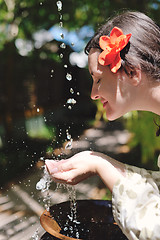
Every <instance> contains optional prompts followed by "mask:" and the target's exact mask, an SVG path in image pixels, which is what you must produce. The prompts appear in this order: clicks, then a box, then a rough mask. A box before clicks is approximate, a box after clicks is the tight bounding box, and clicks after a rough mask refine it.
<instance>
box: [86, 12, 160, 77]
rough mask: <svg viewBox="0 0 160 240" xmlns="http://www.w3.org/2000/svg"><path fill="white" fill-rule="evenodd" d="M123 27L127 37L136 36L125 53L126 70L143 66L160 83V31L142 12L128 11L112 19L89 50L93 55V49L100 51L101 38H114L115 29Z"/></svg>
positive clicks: (99, 30)
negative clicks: (112, 36) (91, 50)
mask: <svg viewBox="0 0 160 240" xmlns="http://www.w3.org/2000/svg"><path fill="white" fill-rule="evenodd" d="M115 26H116V27H119V28H121V29H122V31H123V33H124V34H128V33H132V36H131V38H130V41H129V43H128V44H127V46H126V47H125V48H124V49H123V50H122V51H121V53H120V54H121V58H122V67H123V68H124V70H125V71H126V72H127V70H126V69H127V67H129V68H130V69H134V68H135V67H139V66H140V68H141V69H142V71H144V72H145V73H146V75H149V76H150V77H151V78H154V79H155V80H157V81H160V28H159V26H158V25H157V24H156V23H155V22H154V21H153V20H152V19H151V18H149V17H148V16H146V15H145V14H144V13H141V12H134V11H126V12H123V13H121V14H119V15H117V16H114V17H113V18H112V19H110V20H108V21H107V23H105V24H104V25H103V26H101V27H100V28H99V29H98V31H97V32H96V33H95V35H94V36H93V38H92V39H91V40H90V41H89V42H88V44H87V45H86V47H85V53H86V54H89V51H90V49H91V48H98V49H100V50H101V48H100V46H99V38H100V36H102V35H108V36H109V35H110V32H111V30H112V29H113V27H115Z"/></svg>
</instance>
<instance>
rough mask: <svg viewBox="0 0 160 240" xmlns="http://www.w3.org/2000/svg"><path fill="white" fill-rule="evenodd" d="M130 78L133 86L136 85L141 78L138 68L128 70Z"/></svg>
mask: <svg viewBox="0 0 160 240" xmlns="http://www.w3.org/2000/svg"><path fill="white" fill-rule="evenodd" d="M130 80H131V83H132V84H133V86H135V87H136V86H138V85H139V84H140V82H141V80H142V74H141V69H140V68H135V69H134V70H132V71H131V72H130Z"/></svg>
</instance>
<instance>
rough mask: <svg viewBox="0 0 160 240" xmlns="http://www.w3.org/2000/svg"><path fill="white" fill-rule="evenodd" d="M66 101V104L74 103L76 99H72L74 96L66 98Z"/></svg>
mask: <svg viewBox="0 0 160 240" xmlns="http://www.w3.org/2000/svg"><path fill="white" fill-rule="evenodd" d="M67 103H68V104H73V105H74V104H76V100H75V99H74V98H69V99H68V100H67Z"/></svg>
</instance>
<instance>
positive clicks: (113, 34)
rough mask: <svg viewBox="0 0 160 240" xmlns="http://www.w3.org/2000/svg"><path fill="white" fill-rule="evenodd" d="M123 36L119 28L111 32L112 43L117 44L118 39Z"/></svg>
mask: <svg viewBox="0 0 160 240" xmlns="http://www.w3.org/2000/svg"><path fill="white" fill-rule="evenodd" d="M121 35H123V32H122V30H121V29H120V28H118V27H114V28H113V29H112V31H111V34H110V41H111V43H112V44H115V42H116V40H117V38H118V37H120V36H121Z"/></svg>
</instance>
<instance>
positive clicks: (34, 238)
mask: <svg viewBox="0 0 160 240" xmlns="http://www.w3.org/2000/svg"><path fill="white" fill-rule="evenodd" d="M32 239H33V240H39V229H38V228H37V230H36V231H35V233H34V234H33V236H32Z"/></svg>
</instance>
